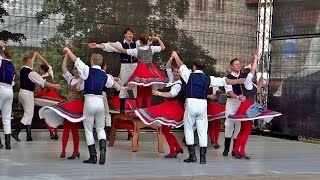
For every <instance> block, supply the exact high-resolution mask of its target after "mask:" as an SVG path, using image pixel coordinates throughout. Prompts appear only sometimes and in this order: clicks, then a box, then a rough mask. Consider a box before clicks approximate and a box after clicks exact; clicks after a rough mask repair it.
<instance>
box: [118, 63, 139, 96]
mask: <svg viewBox="0 0 320 180" xmlns="http://www.w3.org/2000/svg"><path fill="white" fill-rule="evenodd" d="M137 65H138V63H134V64H126V63H121V67H120V80H121V81H120V85H121V86H123V85H124V84H125V83H126V82H127V81H128V79H129V78H130V77H131V76H132V74H133V72H134V70H136V67H137ZM132 88H133V87H132ZM127 90H132V91H133V95H134V97H137V88H136V86H135V87H134V88H133V89H131V88H130V87H128V88H126V89H123V88H121V90H120V93H119V97H120V98H126V97H127Z"/></svg>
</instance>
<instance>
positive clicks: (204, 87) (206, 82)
mask: <svg viewBox="0 0 320 180" xmlns="http://www.w3.org/2000/svg"><path fill="white" fill-rule="evenodd" d="M209 87H210V77H209V76H207V75H205V74H203V73H191V74H190V76H189V80H188V83H187V87H186V97H187V98H197V99H207V95H208V91H209Z"/></svg>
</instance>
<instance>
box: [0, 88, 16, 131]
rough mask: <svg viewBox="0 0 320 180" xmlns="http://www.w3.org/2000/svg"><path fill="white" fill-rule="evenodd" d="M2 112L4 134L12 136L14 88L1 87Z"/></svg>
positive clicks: (0, 108)
mask: <svg viewBox="0 0 320 180" xmlns="http://www.w3.org/2000/svg"><path fill="white" fill-rule="evenodd" d="M0 94H1V95H0V110H1V116H2V123H3V131H4V134H11V112H12V102H13V90H12V87H8V86H4V85H0Z"/></svg>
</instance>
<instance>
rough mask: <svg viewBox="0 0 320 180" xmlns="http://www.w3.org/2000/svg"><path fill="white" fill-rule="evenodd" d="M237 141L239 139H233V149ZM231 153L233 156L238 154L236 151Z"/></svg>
mask: <svg viewBox="0 0 320 180" xmlns="http://www.w3.org/2000/svg"><path fill="white" fill-rule="evenodd" d="M236 141H237V139H233V147H232V149H234V146H235V145H236ZM231 155H232V156H236V154H235V152H233V151H232V152H231Z"/></svg>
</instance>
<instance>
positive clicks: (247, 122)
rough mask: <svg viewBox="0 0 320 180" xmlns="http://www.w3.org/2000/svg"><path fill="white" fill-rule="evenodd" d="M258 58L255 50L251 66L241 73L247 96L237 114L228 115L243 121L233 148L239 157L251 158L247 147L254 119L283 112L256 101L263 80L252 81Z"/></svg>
mask: <svg viewBox="0 0 320 180" xmlns="http://www.w3.org/2000/svg"><path fill="white" fill-rule="evenodd" d="M258 59H259V52H258V51H255V52H254V53H253V60H252V63H251V68H250V69H249V68H247V69H244V72H243V73H241V75H240V76H242V77H246V81H245V83H244V85H241V91H242V94H243V95H244V96H245V100H244V101H242V102H241V105H240V107H239V109H238V111H237V112H236V114H235V115H232V116H230V115H229V116H228V117H229V118H230V120H240V121H241V129H240V132H239V134H238V137H237V141H236V142H235V145H234V148H233V153H234V154H235V158H237V159H241V158H244V159H250V157H249V156H247V154H246V152H245V149H246V144H247V142H248V138H249V136H250V134H251V131H252V125H253V120H254V119H259V118H272V117H275V116H280V115H281V113H278V112H275V111H270V110H266V109H263V108H262V107H261V106H260V105H259V104H257V103H256V102H255V101H256V95H257V91H258V90H259V89H260V88H261V86H262V80H263V79H260V80H259V82H258V83H257V85H255V84H254V83H253V82H252V79H253V76H254V74H255V72H256V68H257V62H258Z"/></svg>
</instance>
